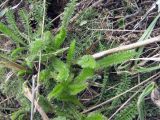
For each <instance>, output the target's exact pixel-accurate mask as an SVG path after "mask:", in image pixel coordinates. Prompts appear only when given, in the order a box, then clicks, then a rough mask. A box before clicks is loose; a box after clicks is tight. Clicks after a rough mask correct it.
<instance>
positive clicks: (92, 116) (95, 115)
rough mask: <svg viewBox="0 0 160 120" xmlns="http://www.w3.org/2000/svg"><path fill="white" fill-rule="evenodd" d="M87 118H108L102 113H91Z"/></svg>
mask: <svg viewBox="0 0 160 120" xmlns="http://www.w3.org/2000/svg"><path fill="white" fill-rule="evenodd" d="M85 120H106V119H105V118H104V116H103V115H102V114H101V113H96V112H93V113H90V114H89V115H88V116H87V118H86V119H85Z"/></svg>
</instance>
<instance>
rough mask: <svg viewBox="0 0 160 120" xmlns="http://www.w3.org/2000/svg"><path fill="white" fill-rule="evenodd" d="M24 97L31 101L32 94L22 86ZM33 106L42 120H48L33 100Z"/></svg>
mask: <svg viewBox="0 0 160 120" xmlns="http://www.w3.org/2000/svg"><path fill="white" fill-rule="evenodd" d="M23 89H24V95H25V96H26V97H27V98H28V99H29V100H30V101H32V93H31V92H30V90H29V88H28V87H27V86H26V85H24V88H23ZM34 105H35V108H36V109H37V111H38V112H39V114H40V115H41V117H42V119H43V120H49V118H48V116H47V115H46V113H45V112H44V110H43V109H42V107H41V106H40V105H39V104H38V102H37V101H36V100H34Z"/></svg>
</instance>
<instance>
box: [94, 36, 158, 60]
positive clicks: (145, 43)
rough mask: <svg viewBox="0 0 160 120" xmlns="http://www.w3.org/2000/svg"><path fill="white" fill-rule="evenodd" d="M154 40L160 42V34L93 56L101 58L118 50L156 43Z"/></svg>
mask: <svg viewBox="0 0 160 120" xmlns="http://www.w3.org/2000/svg"><path fill="white" fill-rule="evenodd" d="M154 42H160V36H157V37H153V38H150V39H147V40H145V41H139V42H136V43H132V44H129V45H123V46H119V47H116V48H112V49H109V50H105V51H102V52H99V53H95V54H93V55H92V56H93V58H95V59H99V58H102V57H105V56H107V55H109V54H113V53H117V52H120V51H125V50H131V49H135V48H138V47H141V46H145V45H148V44H151V43H154Z"/></svg>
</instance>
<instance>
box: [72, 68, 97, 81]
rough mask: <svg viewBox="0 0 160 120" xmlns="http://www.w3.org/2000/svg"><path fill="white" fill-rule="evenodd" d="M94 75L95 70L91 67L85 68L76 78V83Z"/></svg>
mask: <svg viewBox="0 0 160 120" xmlns="http://www.w3.org/2000/svg"><path fill="white" fill-rule="evenodd" d="M93 75H94V70H93V69H91V68H84V69H83V70H82V71H81V73H80V74H79V75H78V76H77V77H76V78H75V80H74V82H75V83H76V84H81V83H83V82H85V80H87V79H89V78H91V77H93Z"/></svg>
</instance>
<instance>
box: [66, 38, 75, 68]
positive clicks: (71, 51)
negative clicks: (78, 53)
mask: <svg viewBox="0 0 160 120" xmlns="http://www.w3.org/2000/svg"><path fill="white" fill-rule="evenodd" d="M75 44H76V41H75V40H73V41H72V43H71V45H70V47H69V50H68V54H67V63H68V65H70V64H71V61H72V59H73V57H74V52H75Z"/></svg>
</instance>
